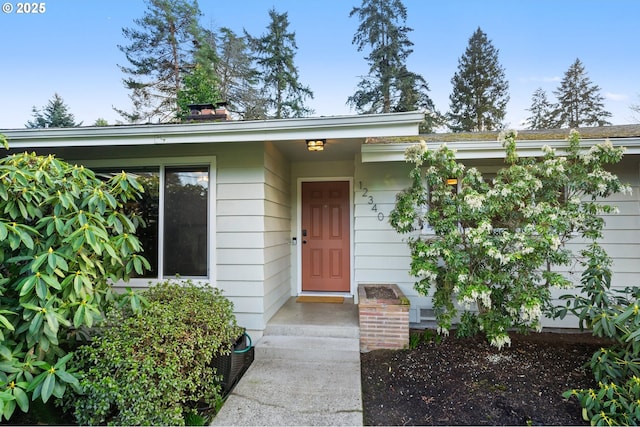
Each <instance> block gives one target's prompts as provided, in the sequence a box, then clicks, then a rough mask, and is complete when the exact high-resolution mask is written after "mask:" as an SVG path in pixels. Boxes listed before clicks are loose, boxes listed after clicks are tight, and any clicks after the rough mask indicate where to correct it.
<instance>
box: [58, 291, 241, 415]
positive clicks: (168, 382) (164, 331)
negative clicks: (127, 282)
mask: <svg viewBox="0 0 640 427" xmlns="http://www.w3.org/2000/svg"><path fill="white" fill-rule="evenodd" d="M143 296H144V297H145V298H146V300H147V303H148V305H147V306H146V307H145V308H144V309H143V311H142V313H141V314H134V313H132V312H131V310H130V309H127V308H125V309H124V310H123V309H117V310H113V311H111V312H110V313H109V314H108V317H107V321H106V322H105V324H104V326H102V327H101V328H100V330H101V333H100V335H99V336H98V337H97V338H96V339H95V341H94V342H93V343H92V345H90V346H84V347H82V348H81V349H79V350H78V351H77V352H76V357H77V363H78V366H79V369H80V370H81V371H82V375H81V380H80V384H81V386H82V388H83V390H84V393H83V394H82V395H78V396H73V398H72V399H71V400H69V401H67V405H68V406H75V411H74V414H75V417H76V420H77V422H78V423H79V424H81V425H87V424H89V425H95V424H105V423H107V424H117V425H150V424H151V425H159V424H161V425H183V424H184V422H185V417H187V416H189V414H193V413H195V412H196V411H197V406H198V405H204V406H214V405H215V404H216V402H217V401H218V400H219V399H220V386H219V383H220V378H218V377H217V376H216V373H215V371H214V368H213V367H212V365H211V361H212V358H213V357H214V356H216V355H219V354H228V353H229V352H230V346H231V343H233V342H234V341H235V340H236V339H237V337H238V336H240V335H241V334H242V329H241V328H239V327H238V326H237V325H236V321H235V317H234V315H233V305H232V303H231V302H230V301H229V300H228V299H226V298H225V297H223V296H222V294H221V291H220V290H219V289H216V288H212V287H210V286H209V285H195V284H193V283H192V282H190V281H186V282H179V283H175V282H168V281H167V282H163V283H161V284H159V285H157V286H154V287H151V288H150V289H149V290H148V291H146V292H144V293H143Z"/></svg>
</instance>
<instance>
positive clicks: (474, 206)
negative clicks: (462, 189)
mask: <svg viewBox="0 0 640 427" xmlns="http://www.w3.org/2000/svg"><path fill="white" fill-rule="evenodd" d="M484 200H485V197H484V196H483V195H481V194H467V195H466V196H464V202H465V203H466V204H467V206H469V208H470V209H471V210H478V209H480V208H481V207H482V204H483V203H484Z"/></svg>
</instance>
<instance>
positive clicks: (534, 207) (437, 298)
mask: <svg viewBox="0 0 640 427" xmlns="http://www.w3.org/2000/svg"><path fill="white" fill-rule="evenodd" d="M500 139H501V141H502V143H503V146H504V147H505V161H506V165H505V166H504V167H503V168H502V169H500V170H499V171H498V173H497V175H496V177H495V178H494V179H493V180H492V181H491V182H487V180H485V179H484V178H483V176H482V174H481V173H480V172H479V171H478V170H477V169H476V168H466V167H465V165H463V164H462V163H459V162H457V161H456V158H455V153H454V151H452V150H451V149H449V148H448V147H447V146H446V145H442V146H440V147H439V148H436V149H434V150H427V149H426V145H425V144H421V145H416V146H413V147H411V148H409V149H408V150H407V152H406V159H407V161H408V162H411V163H413V164H414V165H415V167H414V168H413V169H412V171H411V174H410V177H411V186H410V187H409V188H408V189H406V190H404V191H402V192H401V193H399V194H398V196H397V199H396V205H395V208H394V210H393V211H392V212H391V215H390V222H391V225H392V226H393V227H394V228H395V229H396V230H397V231H398V232H400V233H411V234H410V236H409V238H408V242H409V246H410V249H411V258H412V262H411V274H412V275H414V276H415V277H417V279H418V280H417V282H416V284H415V287H416V289H417V290H418V291H419V292H420V293H422V294H427V293H428V292H429V290H430V289H431V288H434V292H433V304H434V310H435V312H436V318H437V321H438V328H439V331H440V332H441V333H443V334H447V333H448V331H449V329H450V328H451V325H452V322H453V320H454V319H455V318H456V317H457V315H458V307H461V308H462V309H463V310H464V311H465V315H464V316H462V318H461V321H462V322H463V323H462V324H461V327H459V328H458V330H459V331H472V332H474V331H483V332H484V333H485V334H486V336H487V338H488V339H489V341H490V342H491V344H492V345H494V346H496V347H498V348H501V347H503V346H504V345H509V344H510V338H509V335H508V332H507V331H508V330H509V329H511V328H516V329H518V330H520V331H522V332H525V331H528V330H531V329H534V330H540V329H541V323H540V320H541V317H542V315H543V313H544V312H546V311H548V310H550V309H551V296H550V288H552V287H560V288H568V287H570V286H572V283H571V282H570V281H569V280H568V279H567V278H566V277H564V276H563V275H562V274H560V273H557V272H555V271H554V269H553V267H554V266H562V265H569V264H571V262H572V257H573V255H572V253H571V252H570V251H569V250H568V249H566V248H565V246H564V245H565V243H566V242H567V241H568V240H569V239H571V238H573V237H575V236H582V237H584V238H586V239H589V240H594V239H598V238H600V237H601V235H602V228H603V226H604V221H603V219H602V218H601V217H600V216H599V214H601V213H611V212H615V208H614V207H613V206H611V205H608V204H604V203H601V202H598V201H596V200H597V199H598V198H605V197H607V196H609V195H611V194H612V193H615V192H627V191H630V188H629V187H628V186H626V185H623V184H622V183H621V182H620V181H619V179H618V178H617V177H616V176H615V175H613V174H611V173H610V172H608V171H606V170H605V166H606V165H607V164H613V163H617V162H619V161H620V160H621V159H622V155H623V149H622V148H615V147H613V146H612V145H611V143H610V142H608V141H607V142H605V143H603V144H600V145H595V146H593V147H592V148H590V149H589V150H583V149H581V147H580V144H579V142H580V139H579V135H578V133H577V132H575V131H572V132H571V133H570V136H569V140H568V144H567V147H566V155H563V156H559V155H556V152H555V150H553V149H552V148H550V147H548V146H545V147H543V156H542V157H540V158H530V159H523V158H520V157H519V156H518V153H517V150H516V133H515V132H514V131H510V132H506V133H503V134H501V138H500ZM453 180H455V181H453ZM452 182H455V184H454V185H452ZM586 255H588V253H587V254H586ZM456 303H457V305H456Z"/></svg>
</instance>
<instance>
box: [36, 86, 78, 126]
mask: <svg viewBox="0 0 640 427" xmlns="http://www.w3.org/2000/svg"><path fill="white" fill-rule="evenodd" d="M32 111H33V121H31V120H29V121H28V122H27V124H26V125H25V127H27V128H30V129H34V128H73V127H78V126H80V125H82V122H80V123H76V121H75V118H74V117H73V114H71V113H70V112H69V107H68V106H67V104H65V103H64V100H63V99H62V98H61V97H60V95H58V94H57V93H56V94H54V95H53V98H51V99H50V100H49V103H47V105H45V106H44V107H43V108H42V109H41V110H39V109H37V108H36V107H35V106H34V107H33V109H32Z"/></svg>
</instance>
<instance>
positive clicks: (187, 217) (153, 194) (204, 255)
mask: <svg viewBox="0 0 640 427" xmlns="http://www.w3.org/2000/svg"><path fill="white" fill-rule="evenodd" d="M93 170H95V171H96V174H97V175H98V176H102V177H104V178H105V179H108V178H109V177H111V176H113V174H116V173H120V172H121V171H122V170H124V171H125V172H127V173H130V174H133V175H135V176H136V177H137V179H138V182H140V183H141V184H142V186H143V187H144V194H143V196H142V198H141V199H139V200H137V201H135V202H132V203H129V205H128V206H127V209H128V210H129V211H131V212H135V213H136V215H139V216H140V217H141V218H142V219H143V220H144V221H145V223H146V227H144V228H143V227H140V228H138V231H137V233H136V235H137V236H138V238H139V239H140V242H141V244H142V247H143V248H144V252H143V255H144V256H145V258H147V260H148V261H149V264H150V265H151V269H150V270H149V271H146V272H145V273H144V274H143V275H142V276H136V277H137V278H138V279H146V280H145V282H144V283H141V285H146V284H147V283H148V281H149V280H154V279H164V278H172V277H176V275H179V276H181V277H185V278H209V279H210V280H212V279H211V278H210V277H209V276H210V263H211V260H212V259H213V257H212V256H211V245H212V243H211V239H210V236H212V234H213V233H212V232H211V222H212V221H211V220H210V218H211V209H212V208H211V206H213V205H212V191H211V185H212V179H211V176H212V173H213V172H215V171H214V170H213V172H212V165H211V164H205V165H202V164H200V165H198V164H197V163H194V164H193V165H162V164H160V165H159V166H145V167H139V166H130V167H126V166H125V167H121V168H118V169H112V168H108V169H105V168H100V167H93Z"/></svg>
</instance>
